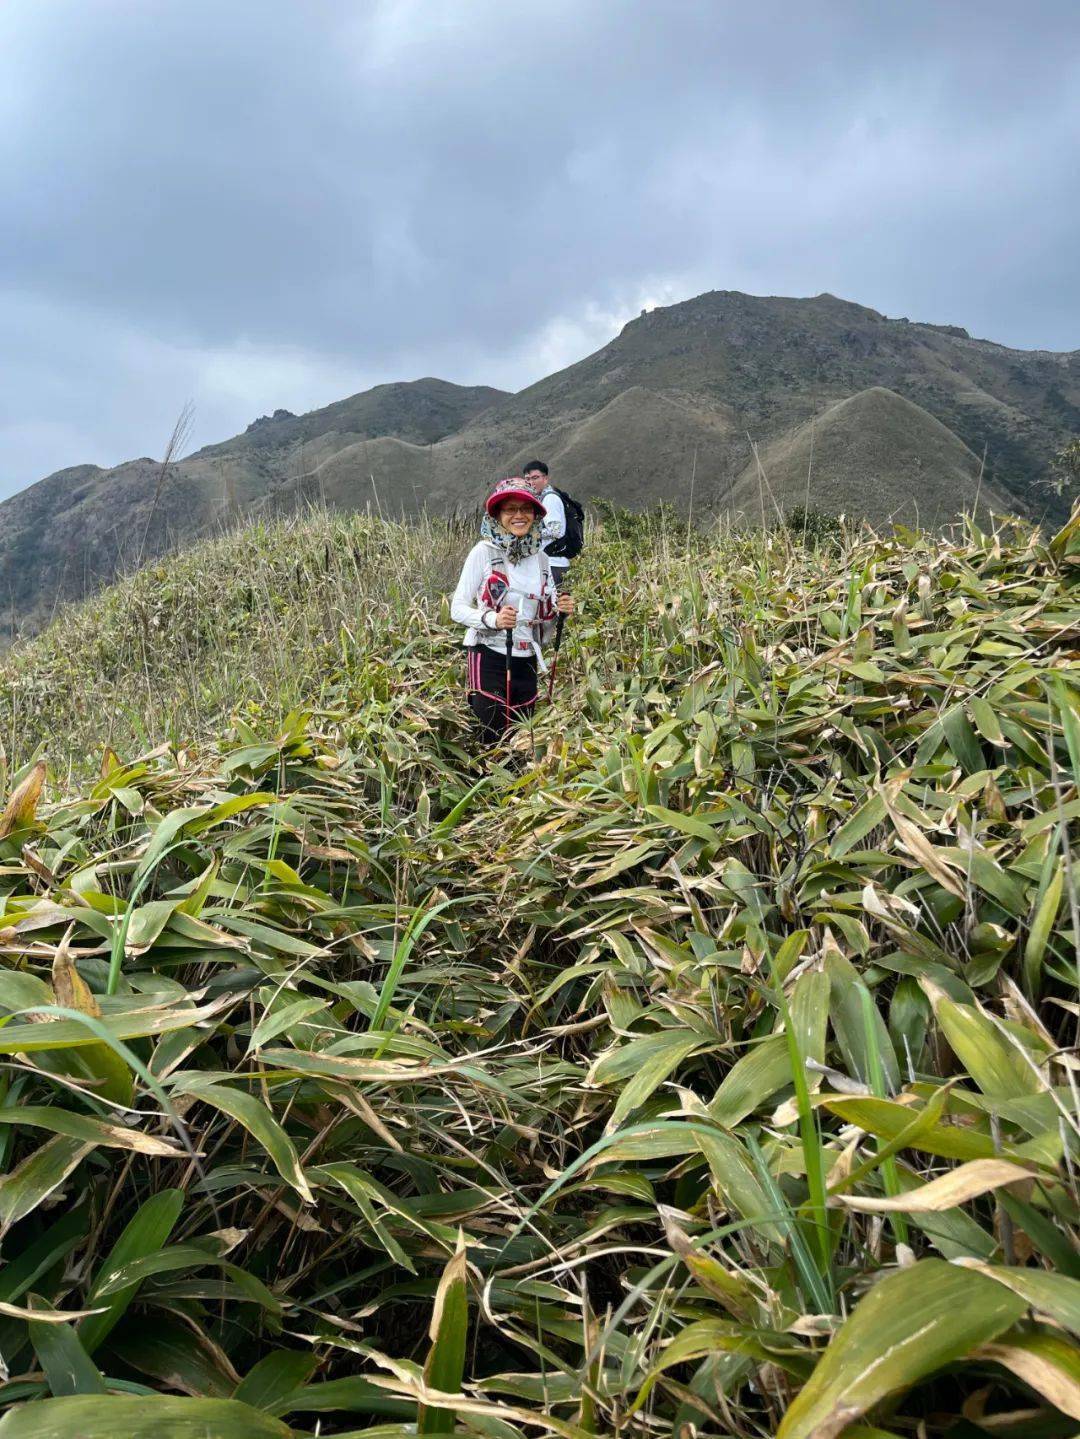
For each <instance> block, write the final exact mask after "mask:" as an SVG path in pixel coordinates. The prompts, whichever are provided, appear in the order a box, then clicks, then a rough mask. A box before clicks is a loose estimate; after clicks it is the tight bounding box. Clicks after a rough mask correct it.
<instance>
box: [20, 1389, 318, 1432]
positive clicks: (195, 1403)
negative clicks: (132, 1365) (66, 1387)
mask: <svg viewBox="0 0 1080 1439" xmlns="http://www.w3.org/2000/svg"><path fill="white" fill-rule="evenodd" d="M121 1435H122V1436H123V1439H211V1436H212V1439H292V1430H291V1429H289V1427H288V1426H287V1425H286V1424H282V1423H281V1422H280V1420H277V1419H273V1418H271V1417H270V1416H269V1415H267V1414H260V1413H259V1411H258V1410H257V1409H252V1408H251V1407H250V1405H248V1404H240V1403H238V1402H237V1401H236V1400H235V1399H178V1398H173V1397H172V1396H168V1397H166V1396H164V1395H159V1396H156V1397H155V1398H153V1399H146V1398H144V1397H142V1396H139V1395H134V1394H100V1395H97V1394H96V1395H87V1396H85V1397H84V1396H78V1397H72V1398H66V1399H44V1400H40V1401H39V1402H38V1403H36V1404H23V1405H20V1406H19V1408H17V1409H9V1410H8V1412H7V1413H6V1414H5V1415H4V1417H3V1418H2V1419H0V1439H119V1436H121Z"/></svg>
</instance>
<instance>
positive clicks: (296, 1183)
mask: <svg viewBox="0 0 1080 1439" xmlns="http://www.w3.org/2000/svg"><path fill="white" fill-rule="evenodd" d="M173 1092H174V1093H179V1094H194V1095H195V1096H196V1097H197V1098H198V1099H200V1100H201V1101H202V1102H203V1103H204V1104H210V1105H213V1107H214V1108H215V1109H219V1110H221V1112H222V1114H227V1115H228V1116H229V1118H230V1119H235V1120H236V1122H237V1124H241V1125H243V1127H244V1128H245V1129H246V1130H247V1132H248V1133H249V1134H250V1135H251V1137H252V1138H253V1139H254V1140H255V1141H256V1142H257V1143H258V1144H260V1145H261V1146H262V1147H263V1149H264V1150H265V1151H266V1153H267V1154H268V1155H269V1156H270V1159H271V1161H272V1163H273V1165H274V1168H275V1169H276V1170H277V1172H278V1173H279V1174H280V1175H281V1177H282V1179H284V1180H285V1182H286V1184H291V1185H292V1187H293V1188H294V1189H295V1190H296V1192H297V1194H299V1195H300V1197H301V1199H303V1200H304V1201H305V1203H307V1204H311V1203H312V1202H313V1200H312V1194H311V1189H310V1188H309V1186H308V1182H307V1180H306V1178H305V1177H304V1171H303V1169H301V1167H300V1159H299V1156H298V1155H297V1153H296V1147H295V1145H294V1144H293V1142H292V1140H291V1139H290V1138H289V1136H288V1135H287V1134H286V1133H285V1131H284V1129H282V1127H281V1125H280V1124H279V1123H278V1122H277V1120H276V1119H275V1118H274V1116H273V1115H272V1114H271V1113H270V1111H269V1109H267V1107H266V1105H265V1104H263V1103H262V1101H261V1100H258V1099H256V1098H255V1096H254V1095H252V1094H247V1093H245V1091H244V1090H242V1089H236V1088H234V1087H233V1086H232V1085H225V1084H203V1083H202V1082H201V1081H198V1080H195V1079H191V1078H184V1079H178V1080H177V1082H176V1084H175V1085H174V1087H173Z"/></svg>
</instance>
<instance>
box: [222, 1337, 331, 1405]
mask: <svg viewBox="0 0 1080 1439" xmlns="http://www.w3.org/2000/svg"><path fill="white" fill-rule="evenodd" d="M318 1362H319V1361H318V1360H317V1359H316V1358H315V1356H314V1354H312V1353H311V1351H310V1350H308V1349H272V1350H271V1351H270V1353H269V1354H267V1355H265V1356H264V1357H263V1358H262V1359H260V1360H259V1362H258V1364H256V1365H255V1367H254V1368H253V1369H250V1370H249V1371H248V1373H247V1374H245V1375H244V1377H243V1379H242V1380H241V1381H240V1383H239V1384H238V1385H237V1387H236V1390H235V1392H234V1394H233V1398H234V1399H238V1400H240V1401H242V1402H243V1403H244V1404H250V1405H251V1406H252V1408H254V1409H266V1410H268V1411H273V1410H274V1409H275V1407H276V1406H277V1405H278V1404H279V1403H280V1402H281V1401H282V1400H283V1399H285V1398H286V1397H287V1396H288V1395H290V1394H291V1393H292V1392H293V1390H294V1389H299V1388H300V1387H301V1385H304V1384H306V1383H307V1381H308V1380H309V1379H310V1378H311V1376H312V1374H314V1372H315V1370H316V1368H317V1367H318Z"/></svg>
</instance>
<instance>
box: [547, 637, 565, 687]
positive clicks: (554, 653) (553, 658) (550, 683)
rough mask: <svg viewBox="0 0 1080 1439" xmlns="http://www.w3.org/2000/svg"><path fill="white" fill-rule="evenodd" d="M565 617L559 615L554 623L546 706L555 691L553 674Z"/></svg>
mask: <svg viewBox="0 0 1080 1439" xmlns="http://www.w3.org/2000/svg"><path fill="white" fill-rule="evenodd" d="M565 620H566V616H565V615H560V616H559V618H558V619H557V620H556V621H555V648H554V649H553V650H552V652H551V673H550V674H549V675H548V693H547V697H548V704H550V703H551V696H552V693H553V691H554V689H555V674H556V671H557V670H558V668H559V646H560V645H561V644H562V631H563V623H564V622H565Z"/></svg>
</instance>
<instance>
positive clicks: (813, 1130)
mask: <svg viewBox="0 0 1080 1439" xmlns="http://www.w3.org/2000/svg"><path fill="white" fill-rule="evenodd" d="M805 531H806V527H805V526H803V527H799V526H792V527H791V528H790V529H788V530H784V529H780V530H777V531H776V532H774V533H773V534H771V535H758V536H752V537H745V536H739V535H735V534H725V533H720V534H716V535H702V534H698V533H693V532H688V530H687V528H686V526H685V524H678V523H673V522H671V521H670V519H669V518H664V519H662V520H660V521H655V522H654V521H650V520H648V519H643V518H641V517H638V518H635V519H630V520H626V519H625V517H624V518H622V519H620V517H619V516H618V515H616V514H609V516H608V518H607V519H606V521H605V524H604V533H603V535H602V536H596V537H594V539H595V543H594V544H593V546H592V547H591V549H590V552H589V559H588V563H587V565H585V566H584V567H583V571H582V574H581V577H580V580H579V583H578V586H577V588H578V592H579V594H580V596H581V597H582V600H583V604H582V612H581V614H580V616H579V617H578V619H577V620H576V621H575V622H574V624H573V626H572V629H571V631H570V634H571V638H570V640H569V645H568V650H567V654H566V656H565V657H564V664H563V666H562V668H561V673H560V680H559V686H558V691H557V701H556V705H555V706H554V708H553V709H552V710H550V711H548V712H546V713H541V714H540V715H539V716H538V718H537V721H536V723H535V725H534V726H533V727H531V728H530V729H528V730H525V731H523V732H522V733H521V734H520V735H519V736H518V737H517V740H516V742H515V745H514V747H513V750H512V752H509V753H503V754H501V755H500V756H499V758H498V762H496V763H494V764H493V765H491V766H490V767H488V768H486V769H485V768H483V767H482V766H481V765H480V764H479V763H478V762H477V759H476V757H475V756H474V755H473V754H472V751H471V749H470V746H469V743H468V734H467V729H466V726H465V721H464V714H463V710H462V706H461V703H460V695H459V692H458V691H457V689H456V683H457V675H458V670H459V669H460V664H459V662H458V660H457V658H456V656H455V654H454V650H453V639H452V635H451V631H450V630H449V628H448V626H447V624H446V607H445V600H444V598H443V596H444V594H445V590H446V588H447V585H448V583H449V582H450V580H451V579H452V578H453V576H454V572H455V568H456V561H457V558H458V556H459V555H460V553H461V552H462V550H463V549H464V547H465V545H466V543H467V537H466V536H464V535H462V534H458V533H455V532H454V531H453V530H452V529H451V528H436V527H428V526H416V527H413V528H411V529H409V530H402V529H396V528H393V527H382V526H380V525H379V524H377V523H375V522H373V521H370V520H367V519H364V518H352V519H342V518H337V519H331V518H327V517H313V518H311V519H310V520H309V521H307V522H305V523H304V524H303V525H300V524H299V523H293V524H291V525H281V526H278V527H271V528H262V529H258V528H256V529H250V530H246V531H243V532H241V533H239V534H237V535H235V536H233V537H231V538H228V539H224V540H220V541H217V542H215V543H213V544H209V545H205V546H203V547H201V548H199V549H197V550H195V551H192V552H191V553H190V554H189V555H186V556H184V557H181V558H179V559H177V560H175V561H170V562H169V563H168V564H167V565H165V564H163V565H161V566H160V567H159V568H154V569H150V570H147V571H145V572H144V573H142V574H141V575H139V576H136V577H135V578H133V579H131V580H129V581H126V582H125V583H124V584H123V585H121V586H119V587H117V588H116V589H114V590H113V591H111V592H109V593H108V594H107V595H105V596H104V597H102V598H101V599H100V600H99V601H97V602H95V604H94V605H92V606H90V607H88V608H85V609H83V610H81V611H77V612H73V613H71V614H68V615H64V616H62V617H61V618H60V620H59V621H58V622H57V624H56V625H55V626H54V627H53V628H52V629H51V630H50V631H48V632H47V633H46V634H45V635H43V636H42V637H41V638H40V639H39V640H37V641H35V642H34V643H32V644H30V645H28V646H27V647H26V648H25V649H23V650H21V651H19V652H17V653H13V654H12V655H11V656H10V657H9V658H8V660H7V662H6V663H5V666H4V668H3V671H2V672H0V723H2V725H3V734H4V736H5V745H6V748H7V751H8V755H9V762H10V765H11V773H10V775H9V776H8V777H7V781H6V790H7V795H8V799H7V804H6V808H5V809H4V812H3V816H2V818H0V891H2V894H3V927H2V929H0V935H2V947H0V950H2V960H3V964H2V968H0V1010H2V1012H3V1014H4V1015H6V1016H9V1017H8V1018H6V1019H5V1020H4V1021H3V1023H2V1025H0V1055H2V1056H3V1059H4V1067H3V1070H2V1080H0V1082H2V1084H3V1087H4V1095H3V1100H2V1104H0V1140H2V1143H3V1148H4V1165H3V1177H2V1178H0V1232H2V1251H0V1357H2V1359H3V1363H4V1367H5V1371H6V1380H5V1382H4V1383H3V1385H2V1387H0V1403H2V1404H3V1405H5V1406H8V1407H7V1409H6V1413H5V1415H4V1417H3V1418H2V1419H0V1439H43V1436H60V1435H64V1436H68V1439H71V1436H85V1439H90V1436H93V1439H98V1436H101V1439H104V1436H110V1439H111V1436H114V1435H119V1434H125V1435H149V1434H154V1435H175V1436H195V1435H199V1436H209V1435H212V1436H222V1439H226V1436H228V1439H233V1436H235V1439H241V1436H243V1439H259V1436H281V1439H285V1436H288V1435H291V1434H315V1433H321V1434H327V1435H329V1434H334V1435H342V1434H353V1433H360V1432H363V1433H366V1434H403V1433H409V1432H417V1430H419V1432H421V1433H440V1432H442V1433H448V1432H451V1431H452V1430H454V1429H455V1428H456V1429H457V1431H458V1432H461V1433H468V1434H475V1435H483V1436H495V1439H512V1436H514V1435H518V1434H521V1435H534V1434H541V1435H543V1434H547V1433H550V1434H558V1435H560V1436H568V1439H569V1436H577V1435H580V1434H597V1433H602V1434H620V1435H626V1436H636V1435H640V1436H646V1435H659V1436H663V1435H668V1434H673V1435H674V1434H679V1435H689V1434H691V1433H701V1434H708V1435H714V1436H740V1439H741V1436H765V1435H773V1434H778V1435H779V1436H780V1439H810V1436H818V1439H829V1436H836V1435H840V1434H843V1435H844V1436H846V1439H884V1436H890V1435H892V1436H912V1439H916V1436H920V1439H921V1436H931V1435H938V1434H951V1435H954V1436H956V1439H963V1436H965V1435H978V1434H994V1435H999V1436H1001V1435H1004V1436H1020V1435H1023V1436H1025V1439H1037V1436H1045V1439H1067V1436H1070V1435H1073V1434H1075V1433H1076V1431H1077V1427H1078V1421H1080V1351H1078V1349H1077V1347H1076V1336H1077V1334H1078V1333H1080V1251H1078V1249H1077V1247H1076V1243H1075V1224H1076V1219H1077V1199H1078V1196H1077V1189H1076V1180H1075V1168H1074V1166H1075V1160H1076V1141H1077V1135H1078V1113H1080V1106H1078V1105H1077V1103H1076V1090H1075V1070H1076V1065H1077V1060H1078V1053H1077V1048H1076V1028H1077V1021H1078V1017H1080V1011H1078V1007H1077V1003H1076V1000H1077V990H1076V981H1077V954H1078V949H1077V946H1078V940H1080V923H1078V914H1077V903H1078V890H1077V886H1076V883H1075V876H1074V872H1073V859H1072V855H1071V852H1070V847H1069V834H1070V827H1074V826H1075V824H1076V821H1077V818H1078V816H1080V789H1078V783H1080V720H1078V718H1077V712H1076V699H1077V669H1076V659H1077V647H1078V646H1077V640H1078V635H1080V605H1078V604H1077V600H1076V595H1075V590H1074V580H1075V575H1076V565H1077V562H1078V559H1080V517H1078V519H1076V520H1074V521H1073V522H1072V523H1071V524H1070V525H1069V526H1067V527H1066V528H1065V529H1064V530H1062V531H1061V532H1060V533H1058V534H1057V535H1055V536H1053V537H1050V536H1047V535H1039V534H1037V533H1032V532H1030V531H1028V530H1026V529H1016V530H1011V531H1008V532H1002V533H999V534H996V535H989V536H988V535H983V534H980V533H978V532H977V531H975V530H969V531H968V532H966V533H964V534H963V535H961V536H959V537H957V538H955V539H954V540H952V541H948V542H946V541H941V540H929V539H926V538H922V537H918V536H914V535H898V536H893V537H889V538H886V539H878V538H874V537H871V536H851V535H844V534H841V535H839V536H829V537H828V542H827V544H826V545H825V547H823V548H819V547H818V546H817V545H816V544H814V543H811V539H812V536H811V535H809V534H807V533H805ZM39 751H40V753H39ZM91 760H92V762H93V770H92V772H91V769H90V765H91ZM46 763H47V765H48V773H47V772H46Z"/></svg>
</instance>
